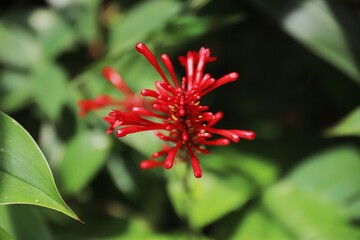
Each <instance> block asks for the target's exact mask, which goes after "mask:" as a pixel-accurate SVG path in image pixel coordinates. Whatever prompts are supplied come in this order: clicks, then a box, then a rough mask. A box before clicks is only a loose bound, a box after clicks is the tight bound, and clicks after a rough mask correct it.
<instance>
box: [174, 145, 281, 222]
mask: <svg viewBox="0 0 360 240" xmlns="http://www.w3.org/2000/svg"><path fill="white" fill-rule="evenodd" d="M203 159H204V161H201V159H200V161H201V166H202V167H203V176H202V177H201V178H200V179H196V178H195V177H194V176H193V173H192V172H190V173H187V174H186V166H185V165H186V164H182V163H181V162H177V163H176V165H175V166H174V168H175V169H174V170H171V171H170V172H169V182H168V187H167V189H168V193H169V196H170V199H171V201H172V204H173V206H174V208H175V210H176V211H177V213H178V214H179V215H180V216H182V217H187V218H188V219H189V223H190V224H191V225H192V226H193V227H194V228H201V227H204V226H205V225H207V224H209V223H211V222H213V221H215V220H217V219H219V218H220V217H223V216H224V215H226V214H228V213H229V212H231V211H234V210H235V209H237V208H239V207H241V206H243V205H244V204H245V203H246V202H247V201H248V200H249V199H250V198H251V197H253V196H254V195H255V194H257V193H258V192H259V191H261V189H263V188H266V186H267V185H269V184H270V183H271V182H273V181H274V179H275V178H276V168H274V167H273V166H272V165H271V164H270V163H267V162H266V160H265V159H262V158H260V157H258V156H255V155H250V154H243V153H239V152H236V151H232V150H225V151H222V152H214V153H212V154H211V155H209V156H203ZM185 177H186V178H185ZM184 178H185V179H186V180H184ZM219 203H221V204H219Z"/></svg>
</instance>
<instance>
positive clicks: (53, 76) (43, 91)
mask: <svg viewBox="0 0 360 240" xmlns="http://www.w3.org/2000/svg"><path fill="white" fill-rule="evenodd" d="M31 78H32V79H33V81H32V82H33V86H32V88H33V91H34V98H35V102H36V103H37V105H38V106H39V108H40V110H41V111H42V112H43V114H44V115H45V116H47V117H48V118H49V119H51V120H55V119H56V118H58V117H59V115H60V112H61V109H62V107H63V104H64V101H65V99H66V94H67V89H66V84H67V76H66V74H65V72H64V70H63V69H61V68H60V67H58V66H57V65H55V64H53V63H51V62H42V63H41V64H39V65H37V66H36V67H35V68H34V69H33V72H32V74H31Z"/></svg>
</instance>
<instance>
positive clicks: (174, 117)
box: [79, 43, 255, 178]
mask: <svg viewBox="0 0 360 240" xmlns="http://www.w3.org/2000/svg"><path fill="white" fill-rule="evenodd" d="M136 49H137V51H138V52H140V53H141V54H143V55H144V56H145V57H146V59H147V60H148V61H149V62H150V63H151V64H152V65H153V66H154V68H155V69H156V70H157V71H158V73H159V74H160V75H161V77H162V80H160V81H157V82H156V83H155V86H156V90H151V89H143V90H142V91H141V95H142V96H143V97H147V99H149V98H150V99H151V100H148V101H146V100H145V98H141V96H137V95H136V94H134V92H132V91H131V90H130V88H129V87H128V86H127V85H126V84H125V82H124V81H123V80H122V78H121V76H120V75H119V74H118V73H116V72H115V71H114V70H113V69H112V68H109V67H108V68H105V69H104V71H103V75H104V76H105V78H106V79H108V80H109V81H110V82H111V83H112V84H113V85H114V86H115V87H116V88H117V89H118V90H120V91H121V92H122V93H123V94H124V95H125V97H126V98H125V99H124V100H114V99H113V98H111V97H109V96H107V95H102V96H99V97H97V98H95V99H94V100H82V101H80V102H79V106H80V108H81V111H80V114H82V115H83V114H86V113H87V112H88V111H91V110H95V109H98V108H102V107H104V106H115V107H116V108H117V109H115V110H112V111H111V112H110V113H109V115H108V116H107V117H105V118H104V120H105V121H106V122H107V123H108V124H109V125H110V126H109V129H108V130H107V133H108V134H109V133H111V132H113V131H114V130H116V135H117V137H119V138H120V137H125V136H126V135H127V134H131V133H136V132H142V131H155V135H156V136H157V137H158V138H159V139H161V140H162V141H165V142H166V143H167V144H166V145H164V146H163V148H162V149H161V151H159V152H156V153H154V154H153V155H152V158H151V159H148V160H144V161H142V162H141V164H140V167H141V168H142V169H149V168H153V167H158V166H164V167H165V168H167V169H169V168H171V167H172V166H173V164H174V160H175V157H176V156H180V155H181V156H187V157H185V158H189V159H190V161H191V164H192V168H193V171H194V175H195V177H197V178H199V177H201V176H202V170H201V167H200V164H199V160H198V158H197V155H198V154H199V153H205V154H208V153H209V151H208V150H207V149H206V146H207V145H217V146H220V145H228V144H230V142H231V141H232V142H238V141H239V140H240V138H245V139H248V140H252V139H254V138H255V133H254V132H252V131H246V130H237V129H231V130H226V129H218V128H214V125H215V124H216V123H217V122H219V121H220V120H221V118H222V117H223V114H222V112H217V113H215V114H214V113H212V112H210V111H208V110H209V107H208V106H202V105H200V98H201V97H202V96H204V95H205V94H207V93H209V92H210V91H212V90H214V89H216V88H217V87H220V86H222V85H224V84H226V83H229V82H232V81H235V80H236V79H237V78H238V74H237V73H236V72H232V73H229V74H227V75H225V76H223V77H221V78H220V79H218V80H216V79H214V78H211V76H210V74H208V73H206V74H204V66H205V64H206V63H207V62H211V61H214V60H215V58H214V57H211V56H210V50H209V49H206V48H201V49H200V50H199V52H194V51H189V52H188V53H187V56H186V57H183V56H180V57H179V60H180V63H181V65H183V66H184V67H185V69H186V76H185V77H183V78H182V79H181V85H180V84H179V83H178V81H177V79H176V76H175V72H174V68H173V65H172V63H171V61H170V58H169V57H168V56H167V55H166V54H162V55H161V60H162V62H163V63H164V65H165V67H166V69H167V71H168V72H169V74H170V76H171V80H172V82H170V81H169V80H168V78H167V77H166V75H165V73H164V72H163V71H162V69H161V67H160V65H159V63H158V61H157V60H156V58H155V56H154V55H153V54H152V53H151V51H150V50H149V49H148V48H147V47H146V45H145V44H143V43H138V44H137V45H136ZM214 134H215V135H219V136H221V137H220V138H216V139H214V137H213V135H214ZM179 151H181V152H182V153H184V152H185V153H187V154H178V153H179ZM162 156H165V157H164V159H163V160H155V159H158V158H160V157H162ZM183 158H184V157H182V158H181V159H182V160H186V159H183Z"/></svg>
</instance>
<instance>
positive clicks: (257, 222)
mask: <svg viewBox="0 0 360 240" xmlns="http://www.w3.org/2000/svg"><path fill="white" fill-rule="evenodd" d="M237 239H251V240H263V239H266V240H291V239H292V238H291V236H290V235H289V234H288V233H287V232H286V230H285V229H284V228H282V226H281V225H279V223H278V222H277V221H276V219H274V218H273V217H272V216H271V215H269V213H267V212H266V210H264V209H261V207H260V206H257V207H256V208H253V209H251V210H250V212H248V213H247V214H246V215H245V218H244V219H243V221H242V222H241V223H240V225H239V226H238V227H237V228H236V229H235V232H234V233H233V234H232V235H231V237H230V240H237Z"/></svg>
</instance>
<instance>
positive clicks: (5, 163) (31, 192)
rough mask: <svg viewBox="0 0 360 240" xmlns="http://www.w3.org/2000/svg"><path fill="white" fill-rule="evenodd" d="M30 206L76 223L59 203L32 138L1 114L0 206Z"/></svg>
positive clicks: (50, 176)
mask: <svg viewBox="0 0 360 240" xmlns="http://www.w3.org/2000/svg"><path fill="white" fill-rule="evenodd" d="M15 203H22V204H33V205H38V206H42V207H47V208H51V209H54V210H57V211H60V212H62V213H64V214H66V215H68V216H70V217H72V218H74V219H77V220H78V217H77V216H76V215H75V213H74V212H73V211H72V210H71V209H70V208H69V207H68V206H67V205H66V204H65V202H64V201H63V200H62V198H61V196H60V194H59V192H58V190H57V188H56V185H55V182H54V179H53V176H52V174H51V171H50V168H49V165H48V163H47V162H46V159H45V157H44V155H43V154H42V152H41V151H40V149H39V147H38V146H37V145H36V143H35V141H34V140H33V139H32V138H31V136H30V135H29V134H28V133H27V132H26V130H25V129H24V128H22V127H21V126H20V125H19V124H18V123H17V122H16V121H15V120H14V119H12V118H10V117H9V116H7V115H6V114H4V113H0V204H15Z"/></svg>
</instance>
